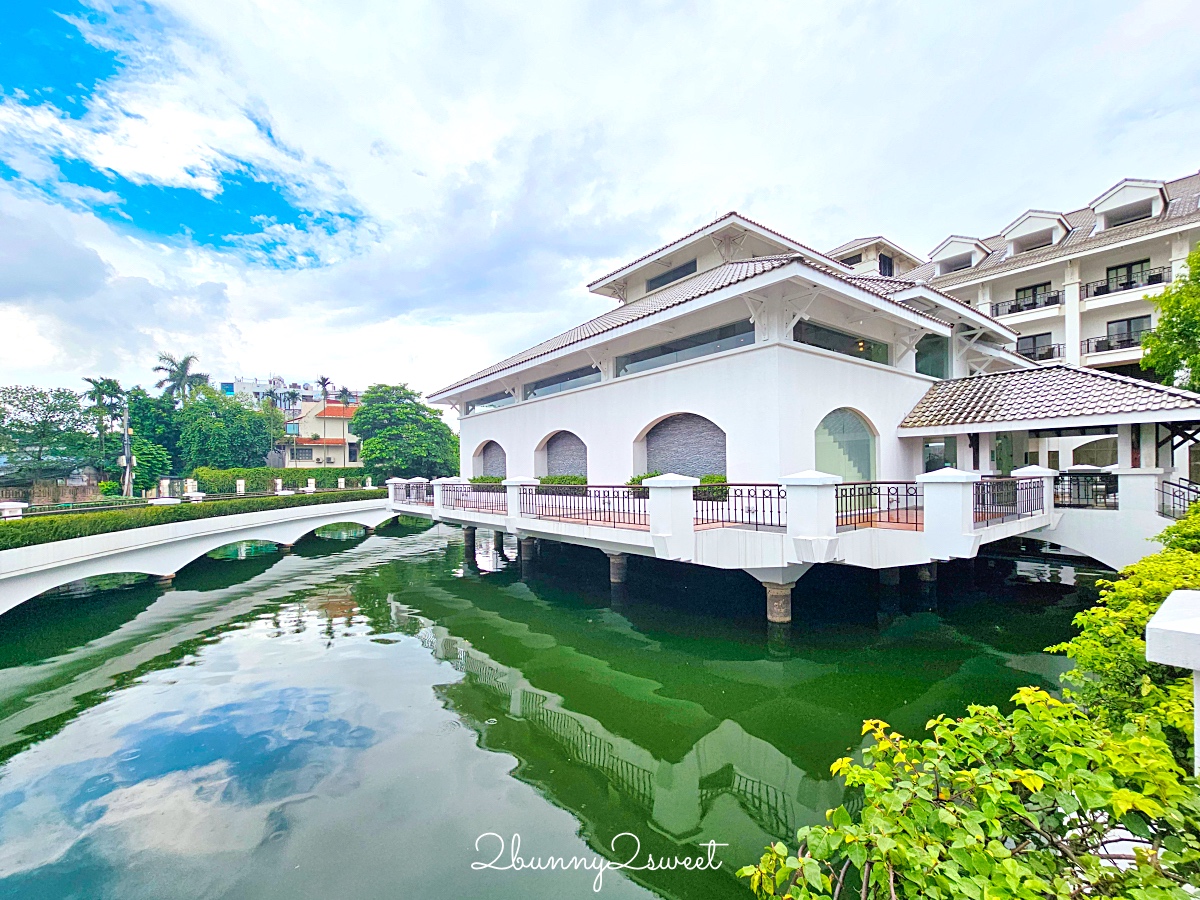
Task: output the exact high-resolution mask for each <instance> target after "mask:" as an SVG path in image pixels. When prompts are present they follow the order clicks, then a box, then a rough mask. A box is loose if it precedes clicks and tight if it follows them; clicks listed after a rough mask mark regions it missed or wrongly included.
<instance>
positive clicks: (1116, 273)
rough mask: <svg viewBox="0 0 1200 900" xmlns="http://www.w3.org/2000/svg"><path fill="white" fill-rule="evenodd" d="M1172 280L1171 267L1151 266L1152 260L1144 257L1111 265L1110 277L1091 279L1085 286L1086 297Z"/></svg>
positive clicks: (1084, 294)
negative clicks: (1097, 279)
mask: <svg viewBox="0 0 1200 900" xmlns="http://www.w3.org/2000/svg"><path fill="white" fill-rule="evenodd" d="M1170 280H1171V267H1170V266H1161V267H1159V268H1157V269H1152V268H1150V260H1148V259H1143V260H1140V261H1138V262H1134V263H1125V264H1123V265H1120V266H1109V267H1108V277H1106V278H1105V279H1104V280H1102V281H1090V282H1088V283H1087V284H1085V285H1084V286H1083V296H1084V297H1103V296H1104V295H1105V294H1115V293H1117V292H1119V291H1131V290H1136V289H1137V288H1144V287H1153V286H1154V285H1156V284H1166V283H1167V282H1169V281H1170Z"/></svg>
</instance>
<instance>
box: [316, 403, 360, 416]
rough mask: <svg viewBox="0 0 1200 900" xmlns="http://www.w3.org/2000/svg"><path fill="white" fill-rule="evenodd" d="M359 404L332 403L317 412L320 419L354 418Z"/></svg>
mask: <svg viewBox="0 0 1200 900" xmlns="http://www.w3.org/2000/svg"><path fill="white" fill-rule="evenodd" d="M358 406H359V404H357V403H351V404H350V405H349V406H342V404H341V403H330V404H328V405H327V406H326V407H325V408H324V409H322V410H321V411H320V412H318V413H317V415H316V418H318V419H352V418H354V413H355V411H356V410H357V409H358Z"/></svg>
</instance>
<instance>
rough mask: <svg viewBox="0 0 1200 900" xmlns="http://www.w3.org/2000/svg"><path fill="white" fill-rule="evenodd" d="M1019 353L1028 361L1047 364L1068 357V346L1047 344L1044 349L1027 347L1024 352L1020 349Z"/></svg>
mask: <svg viewBox="0 0 1200 900" xmlns="http://www.w3.org/2000/svg"><path fill="white" fill-rule="evenodd" d="M1017 352H1018V353H1019V354H1021V355H1022V356H1023V357H1025V358H1026V359H1032V360H1033V361H1034V362H1045V361H1047V360H1051V359H1062V358H1063V357H1064V356H1066V355H1067V345H1066V344H1046V345H1044V346H1042V347H1027V348H1025V349H1024V350H1021V349H1020V348H1018V349H1017Z"/></svg>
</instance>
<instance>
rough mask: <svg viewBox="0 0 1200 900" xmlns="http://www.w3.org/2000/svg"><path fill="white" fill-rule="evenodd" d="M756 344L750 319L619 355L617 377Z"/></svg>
mask: <svg viewBox="0 0 1200 900" xmlns="http://www.w3.org/2000/svg"><path fill="white" fill-rule="evenodd" d="M753 343H754V323H753V322H751V321H750V320H749V319H747V320H745V321H743V322H734V323H733V324H732V325H723V326H721V327H720V328H713V329H711V330H709V331H701V332H700V333H699V334H693V335H689V336H688V337H684V338H678V339H676V340H674V341H668V342H667V343H665V344H659V345H658V346H657V347H647V348H646V349H645V350H638V351H637V352H636V353H628V354H626V355H624V356H618V357H617V377H618V378H619V377H621V376H622V375H632V374H634V373H635V372H645V371H646V370H647V369H657V368H658V367H659V366H669V365H670V364H671V363H676V362H683V361H684V360H685V359H695V358H696V357H698V356H708V355H709V354H710V353H721V352H722V351H724V350H732V349H733V348H734V347H744V346H746V345H747V344H753Z"/></svg>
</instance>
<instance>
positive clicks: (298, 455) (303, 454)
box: [292, 447, 313, 460]
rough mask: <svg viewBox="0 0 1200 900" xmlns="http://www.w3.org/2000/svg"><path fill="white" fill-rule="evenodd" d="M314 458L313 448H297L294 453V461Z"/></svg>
mask: <svg viewBox="0 0 1200 900" xmlns="http://www.w3.org/2000/svg"><path fill="white" fill-rule="evenodd" d="M312 458H313V452H312V447H297V448H296V449H295V450H294V451H293V453H292V459H308V460H311V459H312Z"/></svg>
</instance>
